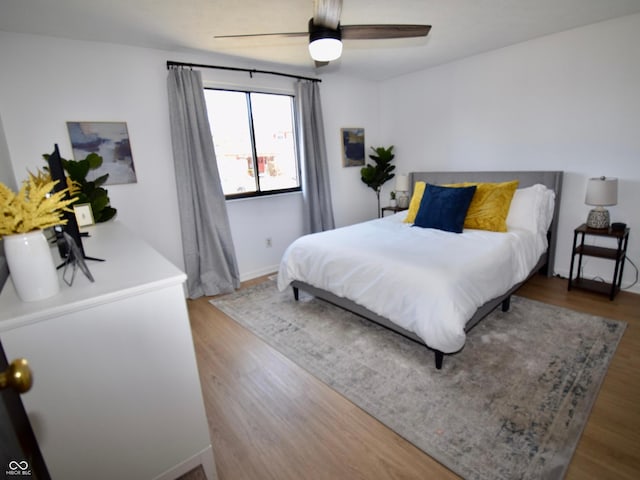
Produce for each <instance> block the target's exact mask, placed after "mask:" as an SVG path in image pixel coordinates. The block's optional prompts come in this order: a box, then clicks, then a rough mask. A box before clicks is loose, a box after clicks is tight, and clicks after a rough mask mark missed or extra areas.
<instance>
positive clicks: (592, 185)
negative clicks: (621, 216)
mask: <svg viewBox="0 0 640 480" xmlns="http://www.w3.org/2000/svg"><path fill="white" fill-rule="evenodd" d="M584 203H586V204H587V205H592V206H595V207H596V208H594V209H592V210H591V211H590V212H589V215H588V217H587V227H589V228H597V229H604V228H609V210H607V209H606V208H603V207H606V206H611V205H616V204H617V203H618V179H617V178H611V177H609V178H607V177H597V178H590V179H589V181H588V182H587V195H586V198H585V200H584Z"/></svg>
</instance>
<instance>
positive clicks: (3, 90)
mask: <svg viewBox="0 0 640 480" xmlns="http://www.w3.org/2000/svg"><path fill="white" fill-rule="evenodd" d="M167 60H174V61H183V62H194V63H204V64H218V65H227V66H235V67H245V68H259V69H266V70H277V71H283V69H282V68H280V69H279V68H277V67H275V68H274V67H273V66H269V65H259V64H255V63H251V64H245V63H243V62H240V61H238V60H237V59H235V60H234V59H230V58H228V57H224V56H216V55H210V54H207V55H203V54H195V53H193V54H185V53H179V54H178V53H176V52H166V51H159V50H151V49H143V48H135V47H126V46H122V45H113V44H105V43H94V42H82V41H73V40H64V39H56V38H49V37H41V36H32V35H21V34H13V33H8V32H0V64H2V69H0V115H1V117H2V120H3V123H4V134H5V136H6V147H7V148H4V149H0V156H1V157H2V159H1V161H2V162H3V163H0V168H2V170H3V174H5V172H6V173H8V170H9V169H8V168H5V167H4V166H3V165H12V166H13V171H14V174H15V177H16V179H17V180H18V182H20V181H21V180H22V179H23V178H25V176H26V174H27V172H26V170H27V169H31V170H35V169H36V168H37V167H42V166H44V162H43V160H42V154H43V153H48V152H51V150H52V149H53V144H54V143H58V144H59V146H60V150H61V153H62V155H63V156H65V157H66V158H72V151H71V146H70V142H69V135H68V132H67V128H66V122H67V121H78V120H93V121H125V122H127V126H128V130H129V136H130V139H131V148H132V153H133V160H134V164H135V168H136V173H137V179H138V181H137V183H135V184H128V185H109V186H108V187H107V189H108V191H109V196H110V198H111V204H112V205H113V206H114V207H115V208H117V209H118V215H117V218H118V220H119V221H121V222H123V223H125V224H126V225H127V226H128V227H129V228H131V229H133V230H134V231H135V232H137V233H138V234H140V235H141V236H142V237H143V238H145V239H146V240H147V241H148V242H149V243H151V244H152V245H153V246H154V247H155V248H156V249H157V250H159V251H160V252H161V253H162V254H164V255H165V256H166V257H167V258H169V259H170V260H171V261H172V262H173V263H175V264H176V265H178V266H180V267H181V268H183V266H184V262H183V258H182V243H181V238H180V227H179V211H178V205H177V195H176V186H175V175H174V167H173V155H172V151H171V140H170V127H169V113H168V102H167V93H166V78H167V71H166V61H167ZM214 72H215V73H214ZM289 73H299V74H302V75H305V76H313V72H311V71H309V72H291V71H289ZM203 78H204V80H205V83H206V82H212V81H214V79H216V80H217V81H222V82H233V83H234V84H236V85H237V84H249V85H258V86H261V87H267V88H270V89H279V88H289V90H291V89H292V87H291V85H292V81H289V82H288V84H287V85H288V86H287V87H282V85H283V83H282V81H277V80H275V79H274V78H275V77H269V76H262V75H254V77H253V80H249V76H248V75H247V74H235V76H234V75H232V74H227V73H226V72H223V71H220V70H203ZM321 89H322V98H323V103H324V104H326V109H325V119H326V124H327V133H326V136H327V141H328V151H329V156H330V163H331V167H330V176H331V180H332V190H333V192H334V201H335V204H336V221H337V223H338V224H339V225H344V224H347V223H353V222H354V221H359V220H362V219H366V218H372V217H373V216H375V206H374V207H372V205H373V198H369V197H368V198H367V199H366V201H365V199H364V197H365V195H362V194H363V192H362V189H363V188H365V187H364V184H362V182H361V181H360V177H359V173H358V172H357V170H358V169H355V168H350V169H343V168H342V166H341V156H340V149H339V142H340V139H339V128H340V127H342V126H362V127H365V128H366V132H367V140H368V141H370V142H374V143H375V142H376V140H377V139H376V133H377V121H378V118H377V107H376V106H377V101H378V97H377V87H376V86H375V85H373V86H372V84H368V83H366V82H361V81H357V80H353V79H344V80H342V79H341V78H340V76H339V75H333V76H331V78H328V79H327V80H326V82H324V83H322V87H321ZM342 117H344V121H343V119H342ZM8 174H9V175H11V174H10V173H8ZM356 174H357V175H356ZM354 185H355V186H354ZM343 192H344V193H343ZM364 193H366V192H364ZM354 195H356V196H358V197H362V198H354ZM369 195H371V197H372V196H373V193H369ZM369 202H371V203H369ZM369 210H371V211H369ZM228 211H229V217H230V222H231V229H232V235H233V240H234V245H235V248H236V253H237V257H238V264H239V269H240V273H241V277H242V279H243V280H244V279H247V278H252V277H255V276H258V275H262V274H264V273H268V272H272V271H275V270H276V269H277V266H278V263H279V260H280V257H281V256H282V253H283V252H284V250H285V248H286V247H287V246H288V245H289V243H291V241H293V240H294V239H295V238H297V237H298V236H300V235H301V234H302V229H303V222H302V199H301V195H300V194H289V195H280V196H277V197H270V198H260V199H246V200H235V201H229V202H228ZM267 238H271V240H272V246H271V247H267V246H266V239H267ZM90 253H91V252H88V254H90Z"/></svg>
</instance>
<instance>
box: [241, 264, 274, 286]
mask: <svg viewBox="0 0 640 480" xmlns="http://www.w3.org/2000/svg"><path fill="white" fill-rule="evenodd" d="M278 267H279V265H272V266H269V267H264V268H261V269H260V270H254V271H253V272H245V273H241V274H240V281H241V282H246V281H247V280H253V279H254V278H258V277H263V276H264V275H269V274H271V273H276V272H277V271H278Z"/></svg>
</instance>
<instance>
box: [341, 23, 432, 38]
mask: <svg viewBox="0 0 640 480" xmlns="http://www.w3.org/2000/svg"><path fill="white" fill-rule="evenodd" d="M340 30H341V31H342V39H343V40H378V39H385V38H410V37H426V36H427V34H428V33H429V30H431V25H342V26H341V27H340Z"/></svg>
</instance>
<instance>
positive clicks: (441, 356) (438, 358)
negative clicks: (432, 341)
mask: <svg viewBox="0 0 640 480" xmlns="http://www.w3.org/2000/svg"><path fill="white" fill-rule="evenodd" d="M435 354H436V369H437V370H440V369H441V368H442V361H443V360H444V353H442V352H441V351H440V350H435Z"/></svg>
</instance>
